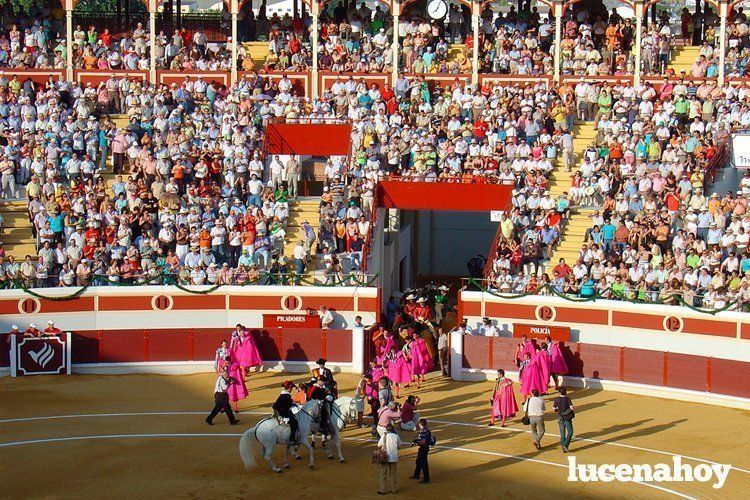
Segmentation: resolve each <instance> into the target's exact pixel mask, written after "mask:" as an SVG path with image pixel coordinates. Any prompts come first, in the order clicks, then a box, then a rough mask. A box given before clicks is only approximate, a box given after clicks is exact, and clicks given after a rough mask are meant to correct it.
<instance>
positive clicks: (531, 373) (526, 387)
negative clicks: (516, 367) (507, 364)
mask: <svg viewBox="0 0 750 500" xmlns="http://www.w3.org/2000/svg"><path fill="white" fill-rule="evenodd" d="M538 359H539V358H538V357H537V358H536V359H533V360H532V361H529V363H528V364H527V365H526V366H525V367H524V368H523V370H521V394H524V395H527V394H531V391H532V390H534V389H536V390H537V391H539V394H544V393H545V392H547V382H545V381H544V379H543V378H542V377H543V376H542V369H541V367H540V366H539V363H538Z"/></svg>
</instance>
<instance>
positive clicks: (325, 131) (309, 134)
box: [266, 123, 352, 156]
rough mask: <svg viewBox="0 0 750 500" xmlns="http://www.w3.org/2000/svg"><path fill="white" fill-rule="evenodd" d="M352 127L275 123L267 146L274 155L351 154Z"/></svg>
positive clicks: (272, 125)
mask: <svg viewBox="0 0 750 500" xmlns="http://www.w3.org/2000/svg"><path fill="white" fill-rule="evenodd" d="M351 135H352V126H351V125H350V124H343V123H335V124H334V123H321V124H304V123H299V124H297V123H271V124H269V125H268V127H267V128H266V149H267V151H268V154H271V155H277V154H278V155H291V154H294V155H314V156H330V155H348V154H349V150H350V148H351Z"/></svg>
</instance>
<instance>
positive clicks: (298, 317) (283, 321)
mask: <svg viewBox="0 0 750 500" xmlns="http://www.w3.org/2000/svg"><path fill="white" fill-rule="evenodd" d="M279 327H283V328H320V316H318V315H317V314H294V313H292V314H264V315H263V328H279Z"/></svg>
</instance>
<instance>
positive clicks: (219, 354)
mask: <svg viewBox="0 0 750 500" xmlns="http://www.w3.org/2000/svg"><path fill="white" fill-rule="evenodd" d="M228 346H229V343H228V342H227V341H226V340H222V341H221V345H220V346H219V348H218V349H216V357H215V358H214V371H215V372H216V373H219V374H220V373H221V370H223V369H224V366H225V365H226V362H227V353H228V352H229V347H228Z"/></svg>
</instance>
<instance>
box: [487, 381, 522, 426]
mask: <svg viewBox="0 0 750 500" xmlns="http://www.w3.org/2000/svg"><path fill="white" fill-rule="evenodd" d="M517 412H518V403H516V395H515V394H514V393H513V381H512V380H510V379H507V378H506V379H505V380H504V381H503V382H502V384H500V387H499V388H498V390H497V392H496V393H495V397H494V398H493V399H492V414H491V416H492V418H496V417H502V416H503V415H504V416H505V418H510V417H512V416H514V415H515V414H516V413H517Z"/></svg>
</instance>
